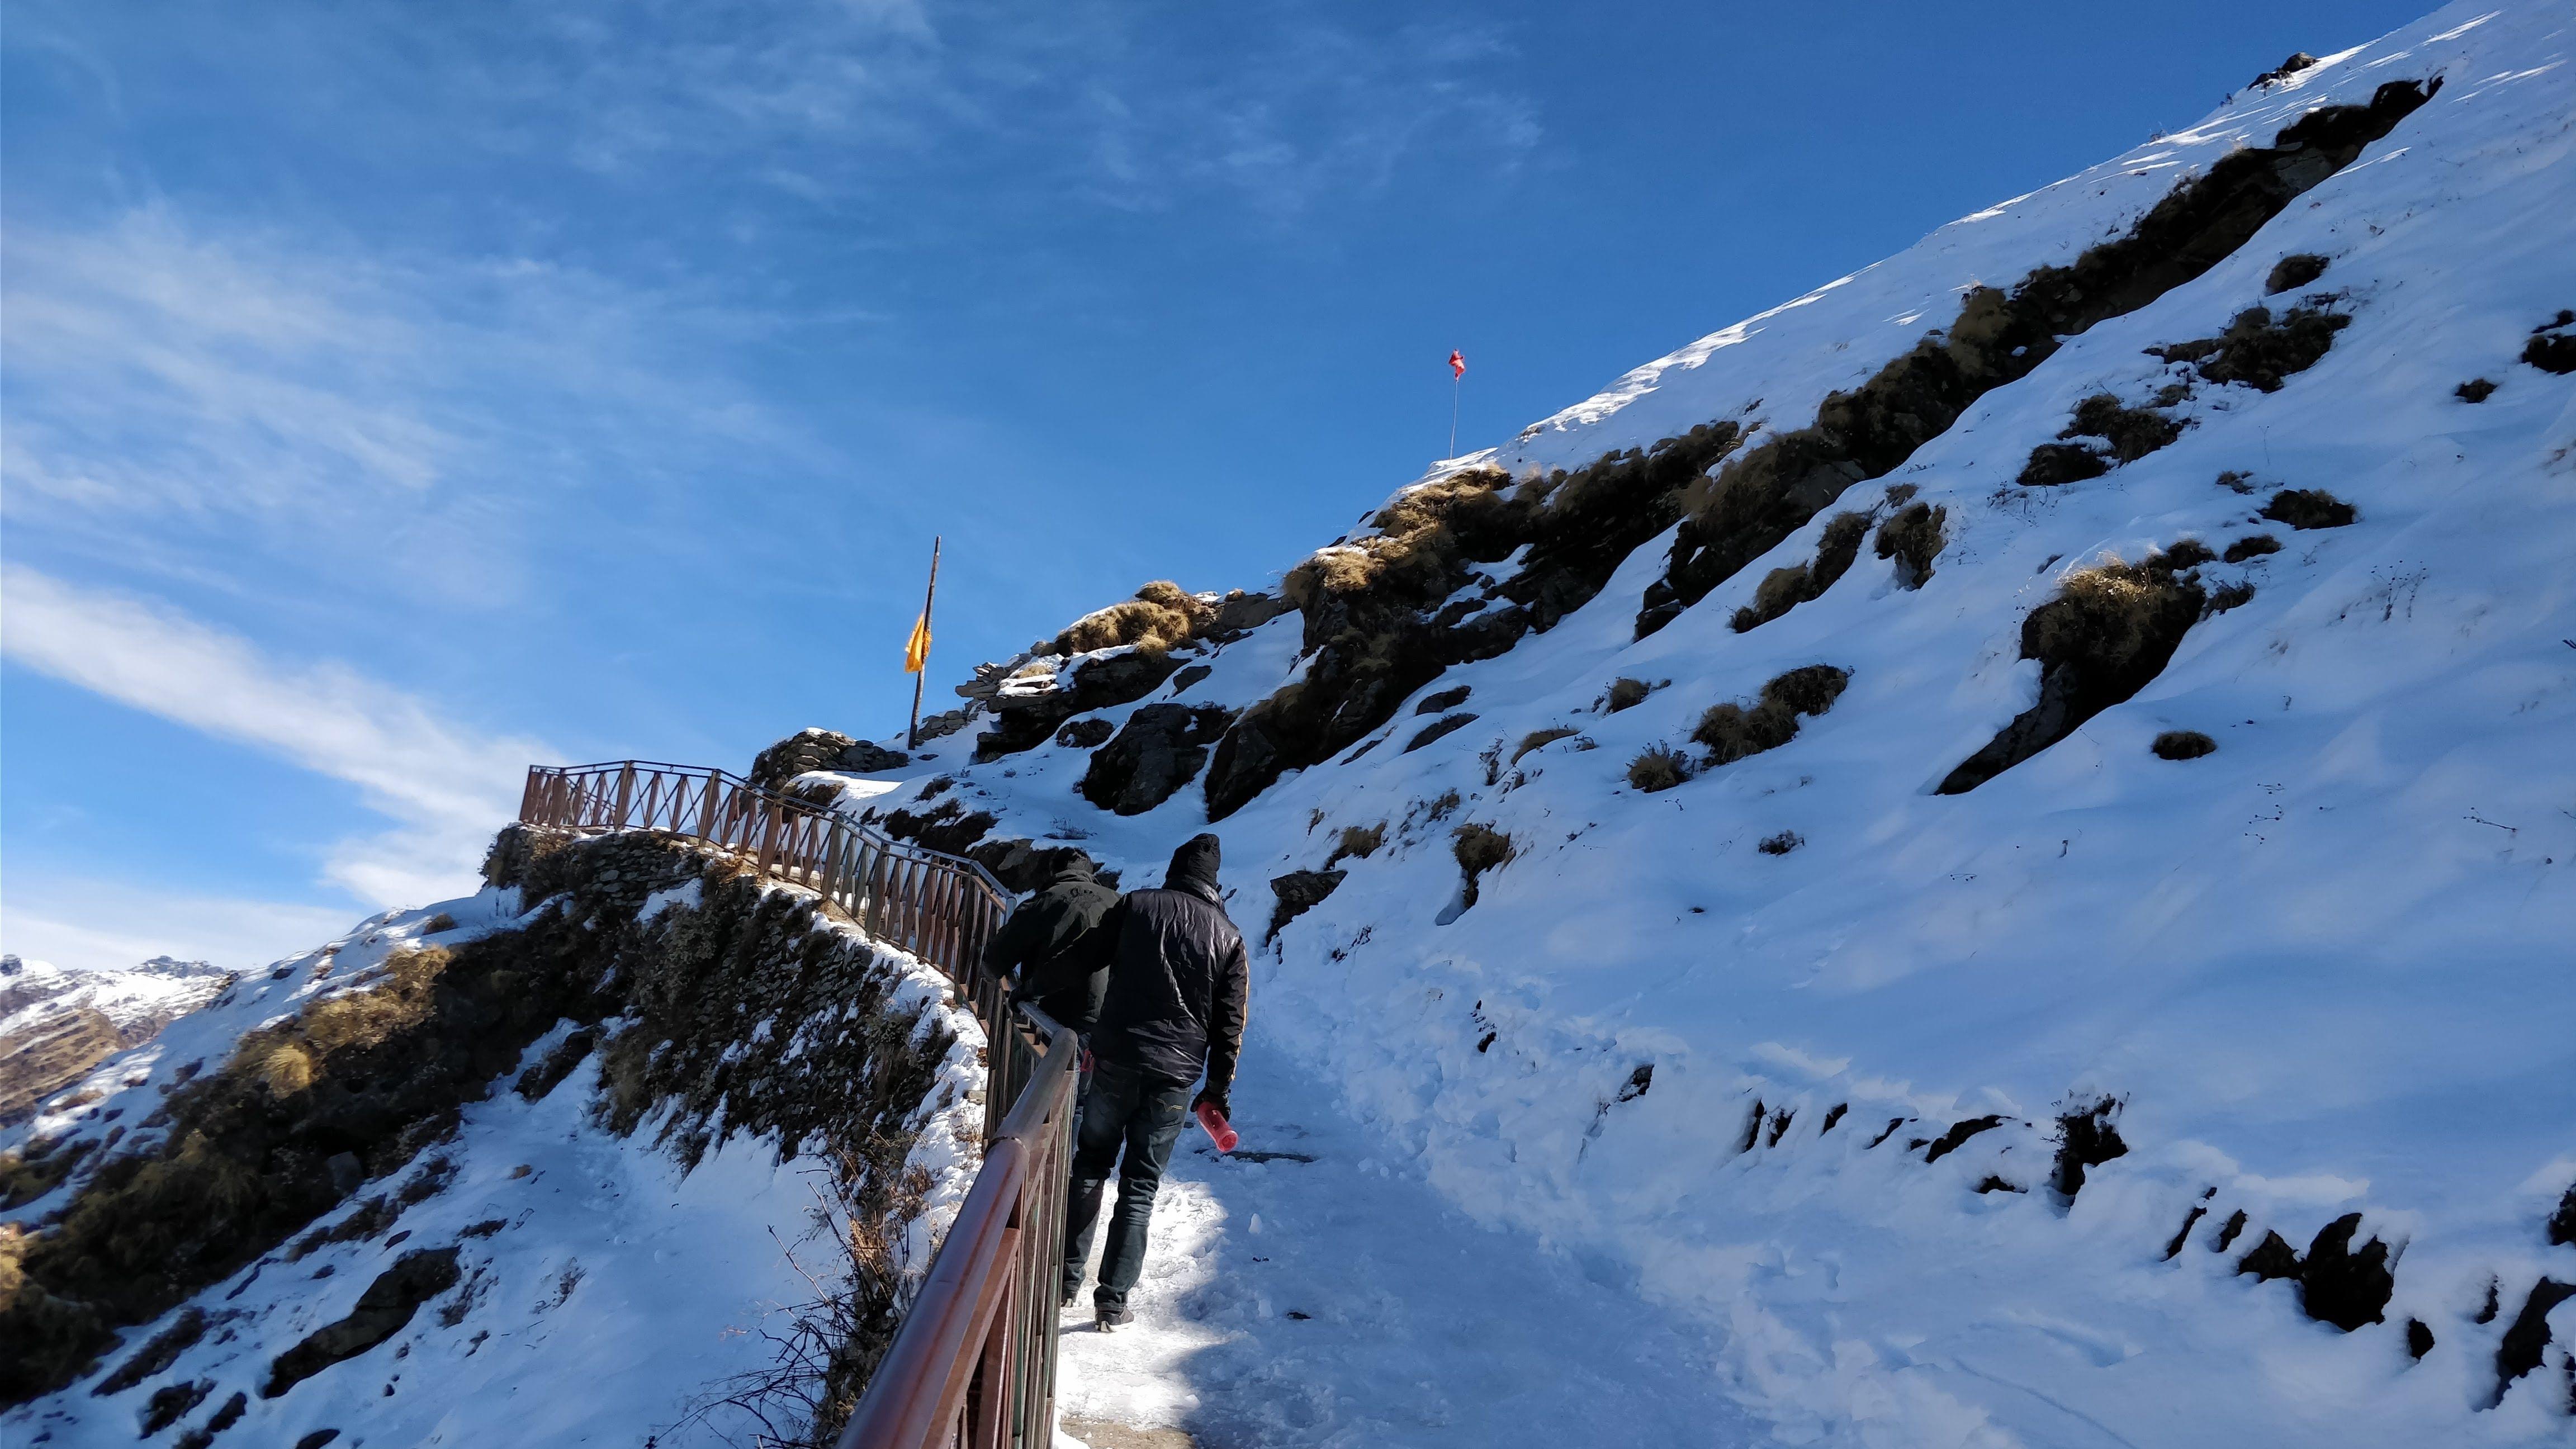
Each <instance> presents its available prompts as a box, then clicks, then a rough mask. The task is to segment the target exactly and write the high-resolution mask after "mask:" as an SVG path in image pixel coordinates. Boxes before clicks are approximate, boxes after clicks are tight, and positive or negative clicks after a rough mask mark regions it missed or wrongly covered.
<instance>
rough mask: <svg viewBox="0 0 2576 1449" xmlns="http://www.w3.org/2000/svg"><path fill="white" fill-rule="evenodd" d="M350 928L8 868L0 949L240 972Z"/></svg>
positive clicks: (250, 906)
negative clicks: (203, 964) (172, 960)
mask: <svg viewBox="0 0 2576 1449" xmlns="http://www.w3.org/2000/svg"><path fill="white" fill-rule="evenodd" d="M354 924H356V917H355V913H353V912H350V911H346V910H333V909H330V908H328V907H322V906H308V905H297V904H291V903H288V902H282V901H265V900H247V899H240V898H235V897H227V896H200V895H182V894H173V893H171V892H169V891H167V890H160V889H150V888H144V887H139V886H138V885H137V884H136V883H135V882H133V881H125V880H97V879H91V878H87V877H61V876H30V875H29V874H28V873H27V872H25V871H24V870H21V869H13V870H12V871H11V872H10V879H9V910H8V914H7V915H6V916H5V917H0V951H7V952H10V953H11V954H13V955H18V956H24V957H26V958H28V959H29V960H33V961H50V962H52V963H53V964H55V965H57V966H67V967H70V968H72V969H74V970H84V971H86V970H105V969H111V968H121V967H128V966H132V965H134V964H135V963H136V962H138V961H148V960H150V959H152V958H153V957H155V956H176V957H178V958H179V959H181V960H183V961H212V962H213V963H215V964H216V965H218V966H226V967H231V968H234V969H236V970H239V969H247V968H251V967H257V966H265V965H267V964H268V963H270V962H272V961H276V960H280V959H282V958H284V957H287V956H291V955H294V954H295V953H296V952H298V951H305V950H310V949H311V948H313V947H315V946H318V945H321V944H322V943H323V942H325V941H329V940H332V939H334V938H336V937H337V936H339V935H340V934H341V933H342V932H344V931H346V930H348V929H349V927H350V926H352V925H354Z"/></svg>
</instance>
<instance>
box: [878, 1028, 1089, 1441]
mask: <svg viewBox="0 0 2576 1449" xmlns="http://www.w3.org/2000/svg"><path fill="white" fill-rule="evenodd" d="M1015 1015H1016V1016H1017V1017H1019V1018H1022V1019H1025V1020H1027V1021H1028V1022H1029V1024H1030V1025H1031V1026H1032V1027H1033V1028H1034V1029H1036V1030H1037V1032H1038V1033H1039V1034H1040V1035H1041V1036H1043V1037H1044V1038H1046V1046H1045V1049H1044V1050H1043V1051H1042V1052H1040V1053H1039V1054H1038V1057H1037V1061H1036V1063H1035V1064H1034V1070H1033V1071H1032V1073H1031V1075H1030V1077H1029V1081H1028V1085H1027V1086H1026V1087H1024V1088H1023V1089H1022V1090H1021V1091H1020V1094H1019V1096H1018V1099H1017V1100H1016V1101H1014V1102H1013V1103H1012V1104H1011V1109H1010V1111H1009V1113H1008V1114H1007V1115H1006V1116H1005V1117H1004V1118H1003V1120H1002V1126H1001V1130H1000V1131H999V1132H998V1133H997V1134H995V1136H994V1138H993V1141H992V1144H991V1145H990V1146H988V1147H987V1148H985V1150H984V1166H983V1168H982V1170H981V1171H979V1172H977V1173H976V1174H975V1184H974V1186H973V1187H972V1188H970V1189H969V1190H968V1191H967V1194H966V1200H965V1202H964V1203H962V1204H960V1205H959V1207H958V1209H957V1218H956V1221H954V1222H953V1223H951V1224H950V1225H949V1228H948V1236H947V1238H946V1239H945V1240H944V1241H943V1242H942V1243H941V1244H940V1247H939V1252H938V1253H937V1255H935V1256H934V1257H933V1258H932V1259H931V1263H930V1271H929V1273H928V1274H927V1275H925V1276H924V1277H923V1279H922V1283H921V1291H920V1293H919V1294H918V1295H917V1296H916V1297H915V1298H914V1300H913V1305H912V1311H911V1312H910V1313H908V1314H906V1315H905V1317H904V1321H903V1326H902V1327H901V1328H900V1329H898V1330H897V1331H896V1333H895V1339H894V1343H893V1344H892V1345H891V1346H889V1347H888V1348H887V1350H886V1355H885V1357H884V1358H883V1359H880V1360H879V1361H878V1363H877V1370H876V1375H875V1377H874V1378H872V1379H871V1380H870V1381H869V1384H868V1390H867V1393H866V1394H865V1395H864V1396H862V1397H861V1398H860V1400H859V1405H858V1407H857V1409H855V1410H854V1411H852V1413H851V1415H850V1422H849V1424H848V1426H847V1427H846V1428H844V1429H843V1430H842V1433H841V1438H840V1441H839V1449H891V1446H900V1445H931V1444H946V1443H951V1442H955V1441H957V1440H959V1439H963V1440H964V1441H965V1442H967V1443H970V1444H986V1443H993V1444H1014V1443H1027V1442H1037V1443H1046V1442H1050V1440H1049V1437H1048V1436H1051V1435H1052V1434H1053V1432H1054V1425H1053V1420H1054V1412H1053V1411H1054V1402H1055V1393H1054V1381H1055V1329H1056V1304H1055V1294H1056V1278H1057V1276H1058V1275H1059V1274H1060V1273H1061V1271H1062V1262H1063V1259H1062V1253H1063V1217H1062V1214H1061V1209H1062V1206H1063V1198H1064V1194H1063V1192H1062V1190H1061V1184H1059V1183H1056V1182H1054V1181H1052V1180H1050V1179H1049V1178H1048V1176H1047V1175H1049V1174H1052V1175H1053V1176H1054V1177H1061V1176H1062V1175H1063V1174H1064V1172H1065V1171H1066V1170H1067V1168H1068V1167H1069V1166H1070V1164H1069V1163H1068V1162H1067V1161H1066V1160H1065V1157H1064V1153H1065V1152H1066V1151H1069V1150H1070V1142H1069V1140H1067V1139H1069V1138H1070V1136H1071V1130H1070V1129H1071V1122H1072V1113H1071V1108H1072V1105H1073V1087H1074V1080H1075V1078H1074V1066H1075V1060H1074V1059H1075V1058H1076V1057H1078V1056H1079V1055H1081V1052H1082V1042H1081V1039H1080V1038H1079V1037H1078V1036H1076V1035H1075V1034H1074V1032H1073V1030H1072V1029H1071V1028H1070V1027H1066V1026H1062V1025H1059V1024H1058V1023H1056V1022H1055V1021H1053V1020H1050V1019H1049V1018H1048V1017H1047V1015H1046V1013H1044V1012H1042V1011H1039V1010H1038V1009H1037V1008H1036V1007H1034V1006H1031V1005H1028V1004H1027V1003H1025V1002H1023V1003H1019V1004H1018V1005H1017V1006H1016V1008H1015ZM1013 1035H1014V1036H1015V1037H1016V1033H1014V1034H1013ZM1050 1148H1054V1149H1056V1150H1050ZM1032 1189H1035V1193H1034V1195H1035V1196H1036V1197H1037V1198H1038V1199H1039V1205H1043V1204H1046V1203H1048V1202H1052V1204H1053V1206H1054V1208H1055V1209H1056V1210H1055V1211H1044V1210H1041V1211H1036V1212H1032V1211H1030V1209H1031V1207H1032V1206H1033V1204H1032V1203H1031V1201H1030V1199H1031V1197H1032V1195H1033V1193H1032ZM1050 1189H1053V1190H1052V1191H1051V1190H1050ZM1015 1267H1016V1268H1019V1269H1021V1270H1022V1271H1021V1272H1020V1274H1019V1275H1018V1277H1017V1278H1014V1277H1012V1276H1011V1270H1012V1269H1013V1268H1015ZM1032 1267H1034V1269H1035V1270H1036V1271H1029V1269H1031V1268H1032ZM1006 1313H1015V1314H1017V1315H1019V1316H1020V1317H1021V1318H1022V1319H1023V1320H1024V1323H1023V1327H1024V1328H1026V1327H1033V1328H1036V1329H1037V1334H1036V1335H1035V1336H1037V1337H1038V1338H1040V1339H1041V1340H1042V1342H1043V1345H1044V1351H1043V1354H1042V1355H1035V1354H1033V1355H1030V1356H1029V1357H1030V1358H1031V1359H1032V1363H1031V1364H1030V1365H1029V1367H1031V1368H1033V1369H1034V1370H1035V1373H1036V1375H1037V1378H1038V1382H1037V1383H1035V1384H1031V1385H1025V1386H1021V1392H1019V1393H1016V1394H1014V1393H1010V1392H1008V1391H1007V1390H1006V1391H1005V1392H1003V1393H1000V1394H992V1393H991V1392H990V1391H989V1390H988V1397H989V1398H990V1399H992V1400H993V1402H989V1403H987V1404H985V1405H981V1406H975V1407H980V1408H982V1409H983V1410H984V1412H982V1413H980V1414H977V1415H976V1416H975V1417H976V1418H978V1419H979V1420H982V1421H983V1422H981V1423H978V1424H964V1423H960V1422H959V1420H960V1419H961V1418H963V1417H965V1416H966V1414H967V1411H968V1409H969V1408H970V1405H969V1404H968V1403H967V1399H968V1390H969V1388H970V1385H971V1382H972V1380H973V1379H974V1377H975V1375H976V1371H977V1370H978V1369H979V1368H981V1367H983V1366H984V1364H983V1359H984V1357H985V1356H984V1355H980V1354H978V1353H976V1352H974V1350H976V1349H977V1348H979V1347H981V1346H983V1345H986V1344H988V1343H989V1342H990V1341H991V1340H992V1339H993V1337H994V1328H995V1318H996V1316H997V1315H999V1314H1006ZM996 1387H1000V1386H996ZM1015 1401H1016V1402H1015ZM1005 1417H1010V1418H1017V1419H1022V1420H1023V1422H1020V1423H1016V1424H1009V1425H1006V1424H1005V1423H1004V1422H1003V1420H1004V1419H1005ZM979 1429H981V1430H982V1431H983V1432H982V1433H978V1432H977V1430H979Z"/></svg>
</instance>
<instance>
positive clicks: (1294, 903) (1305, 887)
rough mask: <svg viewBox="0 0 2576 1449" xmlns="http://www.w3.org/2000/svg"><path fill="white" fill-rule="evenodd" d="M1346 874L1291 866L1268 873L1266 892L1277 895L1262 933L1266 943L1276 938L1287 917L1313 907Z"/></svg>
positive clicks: (1294, 917) (1297, 914)
mask: <svg viewBox="0 0 2576 1449" xmlns="http://www.w3.org/2000/svg"><path fill="white" fill-rule="evenodd" d="M1349 874H1350V873H1349V872H1348V871H1339V870H1292V871H1290V872H1289V873H1288V874H1286V875H1282V876H1273V877H1271V880H1270V893H1271V894H1272V895H1275V896H1277V897H1278V898H1279V903H1278V904H1277V905H1276V906H1273V907H1272V908H1271V911H1270V929H1269V930H1268V931H1265V932H1263V933H1262V937H1261V939H1262V941H1263V942H1264V943H1265V944H1266V943H1268V942H1270V941H1274V940H1277V939H1278V937H1279V933H1280V931H1281V930H1283V929H1284V928H1286V926H1287V924H1288V923H1289V922H1290V921H1293V920H1295V919H1297V918H1298V917H1299V916H1302V915H1304V914H1306V912H1308V911H1310V910H1312V909H1314V908H1315V906H1316V905H1317V904H1319V903H1320V902H1322V900H1323V899H1324V898H1325V897H1326V896H1329V895H1331V894H1332V893H1333V892H1334V891H1335V890H1336V889H1338V888H1340V886H1341V883H1342V882H1343V880H1344V879H1346V878H1347V877H1348V876H1349Z"/></svg>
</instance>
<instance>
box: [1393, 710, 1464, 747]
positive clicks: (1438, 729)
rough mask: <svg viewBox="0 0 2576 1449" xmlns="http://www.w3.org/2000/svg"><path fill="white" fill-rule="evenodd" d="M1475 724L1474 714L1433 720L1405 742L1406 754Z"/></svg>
mask: <svg viewBox="0 0 2576 1449" xmlns="http://www.w3.org/2000/svg"><path fill="white" fill-rule="evenodd" d="M1475 722H1476V716H1474V715H1472V714H1453V715H1450V716H1448V717H1446V718H1444V719H1436V720H1433V721H1432V722H1431V723H1429V724H1427V725H1424V726H1423V727H1422V728H1420V729H1418V730H1415V731H1414V732H1413V738H1411V739H1409V740H1406V741H1405V742H1404V753H1406V754H1408V755H1409V754H1412V753H1413V752H1414V751H1415V750H1418V749H1421V748H1422V747H1423V746H1424V745H1427V744H1429V743H1431V742H1432V741H1433V740H1436V739H1440V738H1442V737H1443V736H1446V735H1451V734H1455V733H1457V732H1458V731H1459V730H1463V729H1465V728H1466V727H1467V726H1469V725H1471V724H1474V723H1475Z"/></svg>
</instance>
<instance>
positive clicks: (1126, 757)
mask: <svg viewBox="0 0 2576 1449" xmlns="http://www.w3.org/2000/svg"><path fill="white" fill-rule="evenodd" d="M1233 720H1234V712H1233V711H1232V710H1229V709H1226V708H1224V707H1223V706H1221V705H1213V704H1203V705H1198V706H1196V707H1192V706H1190V705H1186V704H1149V705H1146V706H1145V707H1143V708H1142V709H1139V710H1137V711H1136V712H1135V713H1134V714H1131V715H1129V716H1128V717H1127V723H1126V725H1125V726H1123V727H1122V728H1121V729H1120V730H1119V731H1118V734H1117V737H1116V738H1114V739H1112V740H1111V741H1110V742H1109V743H1108V744H1106V745H1103V746H1101V747H1100V748H1099V749H1098V750H1096V751H1094V752H1093V753H1092V756H1091V768H1090V769H1089V770H1087V771H1085V772H1084V773H1083V776H1082V783H1081V784H1080V785H1079V786H1078V787H1076V788H1078V789H1080V790H1081V792H1082V798H1084V799H1086V800H1088V801H1090V802H1091V803H1092V804H1094V805H1097V806H1099V807H1100V808H1102V809H1103V810H1108V811H1112V812H1114V813H1116V814H1120V815H1142V814H1144V813H1145V812H1146V811H1148V810H1151V809H1153V808H1154V807H1155V806H1157V805H1160V804H1162V803H1163V802H1164V801H1166V800H1169V799H1170V798H1172V796H1173V795H1175V794H1177V793H1178V792H1179V791H1180V788H1181V787H1182V786H1183V785H1186V784H1188V783H1189V782H1190V781H1191V780H1193V779H1195V778H1197V777H1198V773H1199V768H1200V767H1201V766H1203V765H1205V764H1206V763H1207V758H1208V747H1209V746H1210V745H1212V744H1214V743H1216V741H1217V738H1218V737H1219V736H1221V735H1223V734H1224V733H1225V727H1226V726H1227V725H1228V724H1230V723H1232V722H1233Z"/></svg>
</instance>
